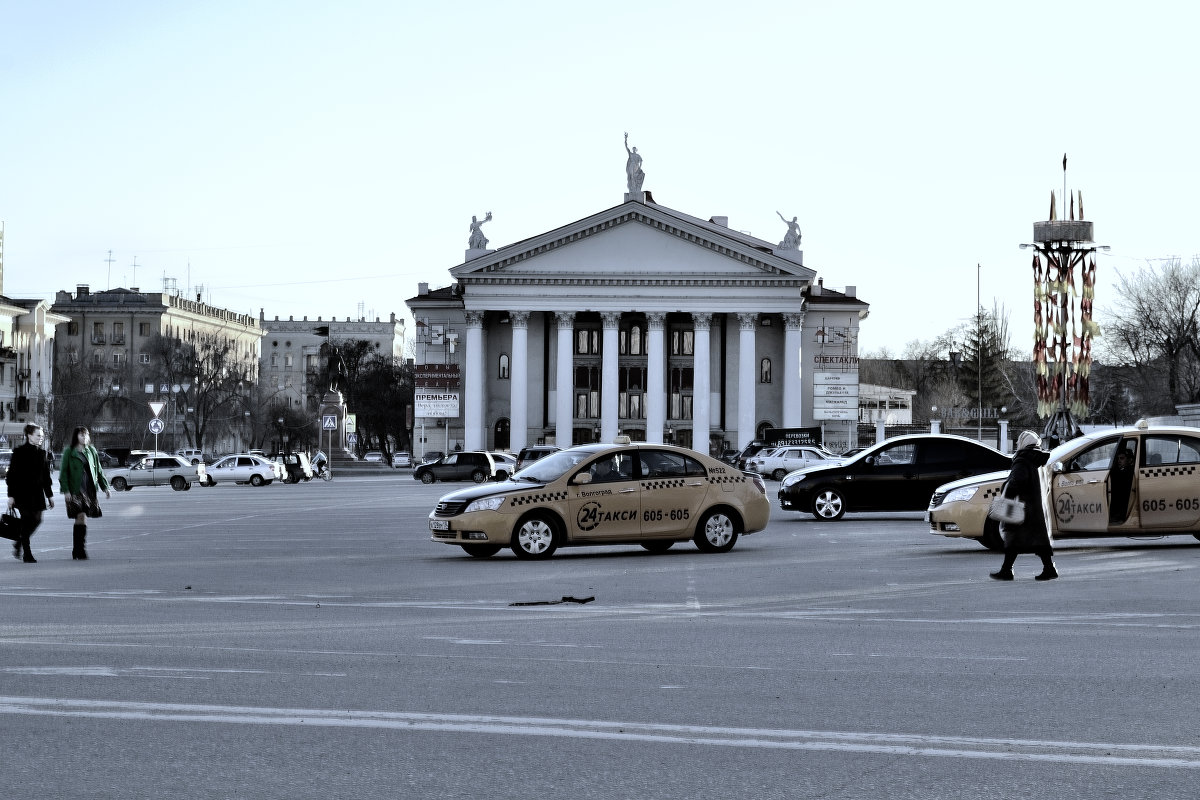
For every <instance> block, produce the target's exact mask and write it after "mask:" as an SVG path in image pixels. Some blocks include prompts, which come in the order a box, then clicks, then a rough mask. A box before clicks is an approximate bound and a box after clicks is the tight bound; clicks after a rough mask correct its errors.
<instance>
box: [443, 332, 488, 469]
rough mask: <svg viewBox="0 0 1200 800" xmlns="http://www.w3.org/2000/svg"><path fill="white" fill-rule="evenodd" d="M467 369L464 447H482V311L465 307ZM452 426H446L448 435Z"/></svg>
mask: <svg viewBox="0 0 1200 800" xmlns="http://www.w3.org/2000/svg"><path fill="white" fill-rule="evenodd" d="M463 316H464V317H466V321H467V353H466V358H465V360H466V370H465V374H464V375H463V376H462V380H463V449H464V450H483V449H484V448H485V444H486V442H487V439H486V438H485V437H484V435H483V387H484V384H485V383H486V382H487V374H486V373H485V372H484V369H483V312H482V311H466V312H464V313H463ZM448 434H449V428H447V435H448Z"/></svg>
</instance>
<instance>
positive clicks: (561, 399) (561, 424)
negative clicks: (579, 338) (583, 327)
mask: <svg viewBox="0 0 1200 800" xmlns="http://www.w3.org/2000/svg"><path fill="white" fill-rule="evenodd" d="M554 322H555V323H556V324H557V325H558V367H557V369H558V380H557V381H556V384H555V387H556V388H555V391H556V393H557V394H556V399H555V403H554V413H555V420H554V443H555V444H556V445H557V446H559V447H564V448H565V447H570V446H571V443H572V434H573V432H574V427H575V426H574V424H573V423H574V417H575V327H574V326H575V312H574V311H555V312H554Z"/></svg>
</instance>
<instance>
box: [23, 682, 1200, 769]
mask: <svg viewBox="0 0 1200 800" xmlns="http://www.w3.org/2000/svg"><path fill="white" fill-rule="evenodd" d="M0 714H13V715H27V716H65V717H87V718H93V719H113V720H125V721H154V722H162V721H171V722H209V723H218V724H222V723H223V724H239V725H290V726H305V727H309V726H318V727H330V728H374V729H383V730H402V731H438V732H447V731H453V732H459V733H473V734H480V735H493V736H553V737H557V738H563V737H567V738H576V739H603V740H623V741H638V742H658V743H663V744H689V745H707V746H712V747H743V748H753V749H775V750H814V751H839V752H854V753H873V754H882V755H889V756H913V757H919V758H973V759H991V760H1002V761H1036V762H1052V763H1071V764H1097V765H1105V766H1117V767H1138V768H1140V767H1158V768H1171V769H1200V747H1187V746H1175V745H1148V744H1122V743H1105V742H1072V741H1047V740H1037V739H993V738H977V737H962V736H929V735H919V734H888V733H866V732H846V731H806V730H785V729H771V728H735V727H717V726H706V725H675V724H665V723H643V722H616V721H608V720H578V719H554V718H543V717H507V716H490V715H467V714H429V713H405V712H388V711H354V710H327V709H303V708H270V707H254V706H219V705H197V704H184V703H134V702H121V701H109V700H83V699H63V698H46V697H13V696H0Z"/></svg>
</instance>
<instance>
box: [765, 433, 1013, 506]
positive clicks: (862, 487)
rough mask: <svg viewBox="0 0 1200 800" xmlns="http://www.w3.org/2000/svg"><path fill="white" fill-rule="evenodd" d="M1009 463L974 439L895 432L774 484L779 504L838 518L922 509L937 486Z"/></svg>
mask: <svg viewBox="0 0 1200 800" xmlns="http://www.w3.org/2000/svg"><path fill="white" fill-rule="evenodd" d="M1011 467H1012V456H1010V455H1005V454H1004V453H1001V452H1000V451H999V450H996V449H995V448H993V447H988V446H987V445H985V444H982V443H980V442H977V441H975V440H974V439H967V438H965V437H962V436H951V435H948V434H937V433H926V434H915V435H911V436H897V437H896V438H894V439H888V440H887V441H884V442H880V443H879V444H877V445H874V446H873V447H869V448H867V449H866V450H864V451H863V452H861V453H859V454H858V455H857V456H855V457H854V458H852V459H850V460H849V461H847V462H846V463H844V464H840V465H836V466H828V467H806V468H804V469H800V470H796V471H795V472H792V473H789V474H788V475H786V476H785V477H784V479H783V480H782V481H781V482H780V484H779V505H780V507H781V508H783V509H784V510H785V511H804V512H809V513H811V514H812V515H813V516H814V517H816V518H817V519H819V520H836V519H841V518H842V515H843V514H845V513H846V512H847V511H923V510H925V509H926V508H927V507H928V506H929V498H930V497H931V496H932V495H933V492H934V490H935V489H937V488H938V487H939V486H941V485H942V484H944V483H947V482H948V481H951V480H955V479H957V478H965V477H968V476H970V475H980V474H983V473H985V472H994V471H996V470H998V469H1010V468H1011Z"/></svg>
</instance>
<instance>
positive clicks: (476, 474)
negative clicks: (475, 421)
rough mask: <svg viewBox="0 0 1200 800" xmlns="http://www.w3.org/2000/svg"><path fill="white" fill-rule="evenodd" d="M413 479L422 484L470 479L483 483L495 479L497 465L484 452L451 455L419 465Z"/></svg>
mask: <svg viewBox="0 0 1200 800" xmlns="http://www.w3.org/2000/svg"><path fill="white" fill-rule="evenodd" d="M413 477H414V478H416V479H417V480H419V481H420V482H421V483H433V482H434V481H465V480H468V479H470V480H473V481H475V482H476V483H483V482H484V481H488V480H494V479H495V477H496V464H495V462H493V461H492V457H491V456H490V455H488V454H487V453H484V452H466V453H451V454H450V455H448V456H442V457H441V458H439V459H438V460H437V461H430V462H429V463H427V464H418V465H417V467H416V469H414V470H413Z"/></svg>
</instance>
